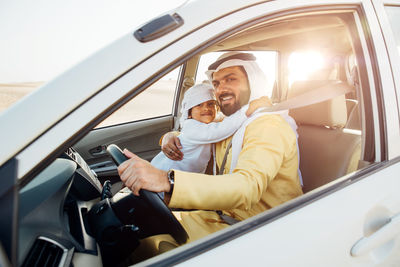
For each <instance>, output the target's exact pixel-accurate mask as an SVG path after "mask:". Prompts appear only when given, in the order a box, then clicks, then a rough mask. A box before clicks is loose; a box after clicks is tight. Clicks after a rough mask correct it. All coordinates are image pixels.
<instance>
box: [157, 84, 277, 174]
mask: <svg viewBox="0 0 400 267" xmlns="http://www.w3.org/2000/svg"><path fill="white" fill-rule="evenodd" d="M267 102H268V101H267V99H266V98H260V99H256V100H254V101H252V102H250V104H248V105H245V106H243V107H242V108H241V109H240V110H238V111H237V112H236V113H234V114H232V115H231V116H229V117H226V118H224V119H223V120H222V121H221V122H214V119H215V116H216V114H217V102H216V99H215V95H214V89H213V87H212V86H211V85H209V84H205V83H204V84H198V85H195V86H193V87H191V88H189V89H188V90H187V92H186V93H185V95H184V99H183V101H182V109H181V112H182V117H181V120H180V125H181V132H180V135H179V140H180V142H181V145H182V153H183V154H184V156H183V159H182V160H180V161H174V160H171V159H169V158H168V157H166V156H165V155H164V153H163V152H160V153H159V154H158V155H157V156H155V157H154V158H153V160H152V161H151V164H152V165H153V166H155V167H157V168H159V169H162V170H165V171H168V170H170V169H177V170H182V171H188V172H197V173H204V172H205V170H206V168H207V164H208V161H209V160H210V158H211V144H212V143H216V142H219V141H221V140H224V139H226V138H227V137H229V136H231V135H232V134H233V133H234V132H235V131H236V130H237V129H238V128H239V127H240V126H241V125H242V123H243V122H244V121H245V120H246V119H247V116H250V115H251V114H252V113H253V112H254V111H255V110H256V109H257V108H260V107H266V106H270V105H268V103H267ZM246 111H248V112H246ZM246 113H249V114H246Z"/></svg>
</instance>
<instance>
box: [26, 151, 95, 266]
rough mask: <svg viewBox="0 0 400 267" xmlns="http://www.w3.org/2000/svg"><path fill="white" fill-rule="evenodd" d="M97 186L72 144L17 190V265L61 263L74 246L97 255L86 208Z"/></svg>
mask: <svg viewBox="0 0 400 267" xmlns="http://www.w3.org/2000/svg"><path fill="white" fill-rule="evenodd" d="M101 192H102V185H101V183H100V181H99V180H98V179H97V177H96V174H95V173H94V172H93V171H92V170H91V169H90V167H89V166H88V164H87V163H86V162H85V160H84V159H83V158H82V157H81V156H80V155H79V154H78V153H77V152H76V151H75V150H74V149H73V148H68V149H67V151H65V153H63V154H62V155H61V156H60V157H59V158H57V159H56V160H55V161H54V162H53V163H51V164H50V165H49V166H48V167H47V168H46V169H44V170H43V171H42V172H41V173H40V174H38V175H37V176H36V177H35V178H34V179H32V181H30V182H29V183H28V184H27V185H26V186H25V187H24V188H22V189H21V190H20V193H19V209H18V212H19V214H18V218H19V232H18V239H19V240H18V241H19V242H18V265H19V266H42V263H43V262H44V261H48V260H49V259H51V260H52V261H53V260H54V261H55V263H60V264H61V263H62V264H64V263H68V262H71V260H72V255H73V254H74V252H83V253H86V254H92V255H98V251H97V246H96V241H95V239H94V238H93V237H92V236H90V229H87V226H86V225H87V224H86V223H85V214H86V213H87V212H88V211H89V210H90V208H91V206H92V205H93V203H95V202H98V200H99V199H100V196H101ZM56 265H59V264H56ZM59 266H61V265H59Z"/></svg>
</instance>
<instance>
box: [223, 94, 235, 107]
mask: <svg viewBox="0 0 400 267" xmlns="http://www.w3.org/2000/svg"><path fill="white" fill-rule="evenodd" d="M234 99H235V95H234V94H223V95H221V96H220V97H219V102H220V103H221V105H226V104H230V102H232V101H234Z"/></svg>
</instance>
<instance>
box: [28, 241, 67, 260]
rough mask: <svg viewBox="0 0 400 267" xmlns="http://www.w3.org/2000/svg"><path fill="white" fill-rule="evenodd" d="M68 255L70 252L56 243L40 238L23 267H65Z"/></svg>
mask: <svg viewBox="0 0 400 267" xmlns="http://www.w3.org/2000/svg"><path fill="white" fill-rule="evenodd" d="M67 253H68V250H67V249H66V248H64V247H63V246H61V245H60V244H58V243H56V242H55V241H53V240H50V239H48V238H44V237H39V238H38V239H36V241H35V243H34V244H33V246H32V248H31V250H30V251H29V254H28V256H27V257H26V259H25V261H24V263H23V265H22V266H23V267H28V266H29V267H30V266H46V267H50V266H54V267H57V266H63V265H64V261H65V259H66V256H67Z"/></svg>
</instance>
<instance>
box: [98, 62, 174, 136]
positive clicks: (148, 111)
mask: <svg viewBox="0 0 400 267" xmlns="http://www.w3.org/2000/svg"><path fill="white" fill-rule="evenodd" d="M179 69H180V68H176V69H175V70H173V71H171V72H170V73H168V74H167V75H165V76H164V77H162V78H161V79H160V80H158V81H157V82H155V83H154V84H152V85H151V86H150V87H149V88H147V89H146V90H145V91H143V92H142V93H141V94H139V95H138V96H136V97H135V98H133V99H132V100H131V101H129V102H128V103H126V104H125V105H123V106H122V107H121V108H119V109H118V110H117V111H115V112H114V113H113V114H111V115H110V116H109V117H108V118H107V119H105V120H104V121H103V122H101V123H100V124H99V125H97V127H96V128H99V127H104V126H110V125H115V124H121V123H125V122H130V121H137V120H143V119H149V118H154V117H159V116H164V115H170V114H172V107H173V102H174V95H175V89H176V84H177V80H178V76H179Z"/></svg>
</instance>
